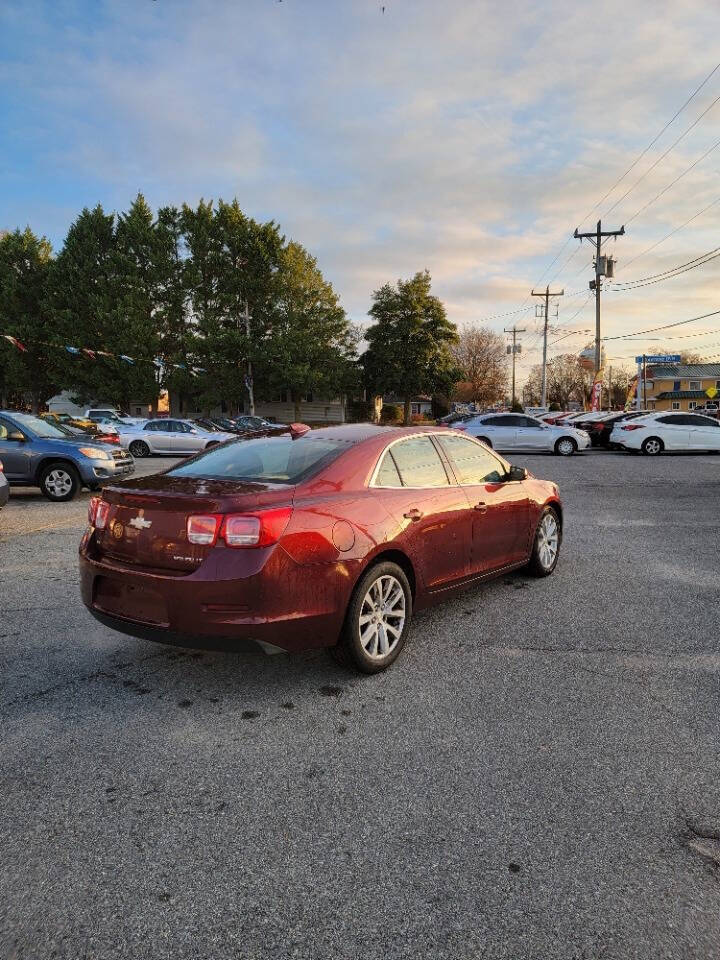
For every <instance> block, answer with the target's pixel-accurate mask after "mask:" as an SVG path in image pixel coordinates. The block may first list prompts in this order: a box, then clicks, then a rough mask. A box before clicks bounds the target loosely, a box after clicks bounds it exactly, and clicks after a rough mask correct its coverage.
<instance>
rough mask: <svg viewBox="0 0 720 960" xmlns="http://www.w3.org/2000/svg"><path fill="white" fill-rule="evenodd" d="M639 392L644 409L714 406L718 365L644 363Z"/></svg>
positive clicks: (719, 387)
mask: <svg viewBox="0 0 720 960" xmlns="http://www.w3.org/2000/svg"><path fill="white" fill-rule="evenodd" d="M640 391H641V392H640V396H641V398H642V399H643V401H644V400H645V398H646V397H647V409H648V410H695V409H696V408H697V407H704V406H705V404H706V403H718V401H720V363H668V364H653V365H651V364H648V367H647V370H646V374H645V382H644V383H643V382H642V381H641V382H640ZM708 391H710V393H708ZM644 405H645V404H644Z"/></svg>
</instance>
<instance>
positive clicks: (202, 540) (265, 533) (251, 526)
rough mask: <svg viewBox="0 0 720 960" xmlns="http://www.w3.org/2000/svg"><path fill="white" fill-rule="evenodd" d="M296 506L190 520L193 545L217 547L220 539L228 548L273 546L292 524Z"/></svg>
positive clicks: (214, 515)
mask: <svg viewBox="0 0 720 960" xmlns="http://www.w3.org/2000/svg"><path fill="white" fill-rule="evenodd" d="M291 513H292V507H279V508H277V509H275V510H258V512H257V513H231V514H228V515H227V516H225V517H222V516H219V515H217V514H207V515H204V516H194V517H188V521H187V538H188V542H189V543H195V544H200V545H202V546H206V547H211V546H213V545H214V544H215V543H216V542H217V540H218V537H219V538H220V539H222V540H224V541H225V543H226V544H227V546H228V547H269V546H272V544H273V543H277V542H278V540H279V539H280V537H281V536H282V535H283V533H284V532H285V528H286V527H287V525H288V523H289V521H290V515H291Z"/></svg>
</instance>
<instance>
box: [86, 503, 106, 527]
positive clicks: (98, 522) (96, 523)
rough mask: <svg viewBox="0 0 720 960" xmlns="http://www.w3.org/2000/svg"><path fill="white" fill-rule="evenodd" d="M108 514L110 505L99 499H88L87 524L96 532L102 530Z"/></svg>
mask: <svg viewBox="0 0 720 960" xmlns="http://www.w3.org/2000/svg"><path fill="white" fill-rule="evenodd" d="M109 513H110V504H109V503H108V502H107V500H103V499H102V498H101V497H90V503H89V504H88V523H89V524H90V526H92V527H95V529H96V530H104V529H105V524H106V523H107V518H108V514H109Z"/></svg>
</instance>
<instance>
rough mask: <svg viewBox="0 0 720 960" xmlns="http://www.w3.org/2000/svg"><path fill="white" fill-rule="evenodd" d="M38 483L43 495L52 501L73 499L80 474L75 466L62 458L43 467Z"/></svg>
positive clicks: (60, 501) (77, 490)
mask: <svg viewBox="0 0 720 960" xmlns="http://www.w3.org/2000/svg"><path fill="white" fill-rule="evenodd" d="M39 483H40V490H41V491H42V494H43V496H44V497H46V498H47V499H48V500H52V501H53V502H54V503H65V502H66V501H68V500H74V499H75V497H76V496H77V495H78V493H79V491H80V487H81V483H80V475H79V474H78V472H77V470H76V469H75V467H74V466H73V465H72V464H71V463H66V462H64V461H62V460H60V461H57V462H55V463H49V464H48V465H47V466H46V467H43V469H42V472H41V474H40V479H39Z"/></svg>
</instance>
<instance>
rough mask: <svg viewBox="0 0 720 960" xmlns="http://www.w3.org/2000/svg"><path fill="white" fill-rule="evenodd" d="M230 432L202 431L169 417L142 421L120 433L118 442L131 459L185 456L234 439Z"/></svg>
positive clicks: (187, 421)
mask: <svg viewBox="0 0 720 960" xmlns="http://www.w3.org/2000/svg"><path fill="white" fill-rule="evenodd" d="M235 439H237V437H236V436H235V434H233V433H222V432H218V431H210V430H205V429H204V428H203V427H200V426H198V425H197V424H195V423H193V422H192V421H191V420H175V419H171V418H169V417H163V418H158V419H157V420H146V421H145V423H144V424H142V425H140V426H137V427H135V428H128V429H126V430H124V431H122V432H121V434H120V442H121V444H122V445H123V447H125V449H126V450H129V451H130V453H131V454H132V455H133V456H134V457H149V456H152V455H159V454H174V455H175V456H176V457H181V456H187V455H188V454H191V453H197V452H198V451H199V450H205V449H207V448H208V447H212V446H215V445H216V444H218V443H224V442H225V441H226V440H235Z"/></svg>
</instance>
